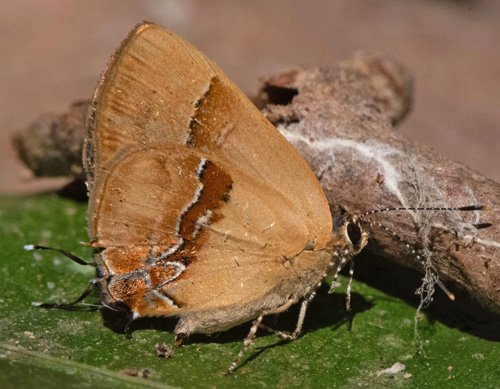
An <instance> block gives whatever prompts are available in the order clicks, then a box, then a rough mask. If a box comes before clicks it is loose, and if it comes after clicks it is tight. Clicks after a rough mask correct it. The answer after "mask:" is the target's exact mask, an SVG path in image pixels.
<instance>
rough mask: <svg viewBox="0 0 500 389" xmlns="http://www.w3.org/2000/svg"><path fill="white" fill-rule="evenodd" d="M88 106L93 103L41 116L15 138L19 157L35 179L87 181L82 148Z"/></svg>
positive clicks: (84, 102)
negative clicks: (60, 112)
mask: <svg viewBox="0 0 500 389" xmlns="http://www.w3.org/2000/svg"><path fill="white" fill-rule="evenodd" d="M89 107H90V101H79V102H75V103H73V104H72V105H71V106H70V108H69V110H68V112H65V113H64V114H62V115H58V114H53V113H48V114H45V115H42V116H41V117H39V118H38V119H37V120H35V121H34V122H33V123H31V125H30V126H29V127H28V128H26V129H25V130H23V131H20V132H18V133H17V134H16V135H15V136H14V137H13V143H14V147H15V149H16V151H17V153H18V155H19V158H20V159H21V160H22V161H23V162H24V163H25V164H26V166H27V167H28V168H29V169H30V170H31V171H32V172H33V174H34V175H35V176H37V177H58V176H72V177H75V178H77V179H80V180H83V179H85V177H84V173H83V166H82V148H83V141H84V139H85V136H86V134H87V130H86V124H85V122H86V118H87V112H88V109H89Z"/></svg>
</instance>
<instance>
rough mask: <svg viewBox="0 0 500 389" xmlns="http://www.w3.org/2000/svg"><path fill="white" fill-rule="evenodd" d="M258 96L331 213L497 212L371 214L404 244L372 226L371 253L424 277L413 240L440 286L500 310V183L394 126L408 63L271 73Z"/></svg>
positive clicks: (380, 59) (377, 60)
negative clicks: (412, 209)
mask: <svg viewBox="0 0 500 389" xmlns="http://www.w3.org/2000/svg"><path fill="white" fill-rule="evenodd" d="M280 90H281V91H282V92H283V94H282V96H277V95H279V93H278V92H279V91H280ZM269 91H271V93H269ZM260 95H261V96H260V97H261V99H262V103H264V104H265V105H267V108H265V109H264V113H265V114H266V116H267V117H268V118H269V119H270V120H271V122H273V123H274V124H275V125H276V126H277V127H278V129H279V130H280V131H281V133H282V134H283V135H284V136H285V137H286V138H287V139H288V141H289V142H291V143H292V144H293V145H294V146H295V147H296V148H297V150H298V151H299V152H300V154H301V155H302V156H303V157H304V159H305V160H306V161H307V162H308V163H309V165H310V166H311V168H312V169H313V171H314V172H315V174H316V175H317V177H318V178H319V179H320V182H321V185H322V187H323V190H324V191H325V194H326V196H327V198H328V201H329V203H330V205H331V208H332V212H333V214H339V213H341V212H343V211H349V212H351V213H353V214H356V215H360V214H363V213H364V212H367V211H370V210H374V209H381V208H386V207H455V206H464V205H478V204H480V205H489V206H491V207H492V209H493V210H492V211H474V212H435V211H432V212H410V211H405V212H386V213H379V214H375V215H373V216H372V217H366V218H365V219H366V221H367V222H369V221H370V220H374V221H376V222H381V223H382V224H383V225H384V226H386V227H387V228H389V229H390V230H391V231H393V232H394V233H396V234H397V235H398V236H399V237H401V238H402V239H403V241H401V240H400V239H399V238H398V237H396V236H395V235H393V234H392V233H391V232H388V231H386V230H384V229H383V228H380V227H378V226H377V225H374V226H370V224H369V223H365V226H366V227H365V228H368V229H369V232H370V235H371V237H370V242H371V243H370V244H369V245H368V246H367V248H365V251H366V250H368V251H370V252H372V253H374V254H376V255H379V256H382V257H384V258H389V259H390V260H392V261H396V262H398V263H400V264H401V265H403V266H405V267H410V268H413V269H417V270H419V271H421V272H422V271H423V267H422V263H421V262H420V261H419V260H418V259H417V258H416V256H415V255H412V254H411V249H408V248H407V246H406V243H405V242H408V243H410V245H412V246H414V247H417V248H420V249H421V250H422V251H423V252H427V254H430V256H431V259H430V263H431V264H432V266H433V267H434V269H435V271H436V272H437V274H438V275H439V278H440V280H441V281H442V282H444V284H445V285H447V286H448V288H449V289H450V290H452V291H453V292H455V293H458V295H459V297H460V298H462V299H464V298H465V299H467V298H470V299H471V300H472V301H473V302H474V303H475V304H479V305H480V306H481V307H482V308H483V309H486V310H488V311H490V312H494V313H500V239H499V237H500V234H499V227H498V226H499V225H500V220H499V216H500V213H499V212H498V209H500V185H499V184H497V183H495V182H493V181H491V180H489V179H487V178H485V177H483V176H481V175H480V174H478V173H476V172H475V171H473V170H471V169H469V168H467V167H466V166H464V165H462V164H460V163H458V162H455V161H452V160H450V159H448V158H445V157H443V156H441V155H439V154H436V153H435V152H433V151H432V150H431V149H429V148H426V147H422V146H419V145H417V144H415V143H412V142H410V141H408V140H406V139H404V138H403V137H402V136H401V135H399V134H398V133H397V132H396V131H394V130H393V128H394V127H393V126H394V125H395V124H396V123H399V122H400V120H401V119H402V118H403V117H404V116H405V114H406V113H407V112H408V109H409V107H410V96H411V78H410V76H409V74H408V73H407V71H406V70H405V69H404V68H403V67H401V66H400V65H398V64H397V63H396V62H394V61H392V60H390V59H388V58H387V57H385V56H379V55H376V54H369V53H362V54H358V55H356V56H354V57H353V58H352V59H351V60H349V61H346V62H344V63H341V64H340V65H338V66H332V67H327V68H319V69H312V70H293V71H291V72H287V73H283V74H280V75H277V76H275V77H271V78H269V79H267V80H265V82H264V85H263V87H262V89H261V94H260ZM283 96H285V97H283ZM286 96H288V97H290V96H292V98H290V99H288V100H287V98H286ZM488 225H491V226H490V227H489V228H479V229H478V227H486V226H488ZM461 292H462V293H461Z"/></svg>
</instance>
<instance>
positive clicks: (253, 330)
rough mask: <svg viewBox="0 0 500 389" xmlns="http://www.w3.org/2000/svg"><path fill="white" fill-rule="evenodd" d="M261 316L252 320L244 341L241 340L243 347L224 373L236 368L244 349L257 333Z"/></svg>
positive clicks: (229, 372)
mask: <svg viewBox="0 0 500 389" xmlns="http://www.w3.org/2000/svg"><path fill="white" fill-rule="evenodd" d="M263 318H264V315H263V314H262V315H260V316H259V317H258V318H257V319H255V320H254V321H253V323H252V327H251V328H250V332H249V333H248V335H247V337H246V338H245V341H244V342H243V348H242V349H241V350H240V352H239V353H238V356H237V357H236V359H235V360H234V361H233V363H231V366H229V369H227V372H226V375H230V374H231V373H232V372H233V371H234V370H235V369H236V366H238V363H239V362H240V360H241V358H242V357H243V354H244V353H245V351H247V349H248V346H250V343H252V340H253V338H255V334H256V333H257V329H258V328H259V326H260V323H261V322H262V319H263Z"/></svg>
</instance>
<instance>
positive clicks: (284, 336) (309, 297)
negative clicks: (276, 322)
mask: <svg viewBox="0 0 500 389" xmlns="http://www.w3.org/2000/svg"><path fill="white" fill-rule="evenodd" d="M320 285H321V282H320V283H319V284H318V285H317V286H316V288H314V290H313V291H312V292H311V293H309V295H307V296H306V297H305V298H304V300H302V304H301V306H300V312H299V318H298V320H297V326H296V327H295V330H294V331H293V333H291V334H287V333H286V332H282V331H277V330H274V329H272V328H271V327H268V326H266V325H264V324H261V325H260V327H261V328H263V329H265V330H267V331H269V332H272V333H273V334H276V335H277V336H279V337H280V338H281V339H285V340H295V339H297V338H298V337H299V335H300V332H301V331H302V326H303V324H304V319H305V317H306V312H307V308H308V307H309V304H310V303H311V301H312V300H313V299H314V297H315V296H316V289H317V288H318V287H319V286H320Z"/></svg>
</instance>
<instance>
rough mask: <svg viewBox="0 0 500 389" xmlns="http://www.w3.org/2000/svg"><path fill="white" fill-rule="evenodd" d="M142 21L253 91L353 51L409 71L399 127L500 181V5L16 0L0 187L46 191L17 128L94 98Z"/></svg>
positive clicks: (11, 10) (7, 39)
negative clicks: (262, 82) (411, 86)
mask: <svg viewBox="0 0 500 389" xmlns="http://www.w3.org/2000/svg"><path fill="white" fill-rule="evenodd" d="M143 20H148V21H152V22H155V23H157V24H159V25H161V26H163V27H166V28H169V29H170V30H172V31H174V32H176V33H177V34H179V35H181V36H182V37H183V38H185V39H187V40H188V41H190V42H191V43H193V44H194V45H195V46H197V47H198V48H199V49H200V50H201V51H203V52H204V53H206V54H207V55H208V57H209V58H211V59H212V60H214V61H215V62H216V63H217V64H218V65H219V66H220V67H221V68H222V69H223V70H224V71H225V72H226V73H227V74H228V76H229V77H230V78H231V79H232V80H233V81H234V82H235V83H236V84H237V85H238V86H239V87H240V88H241V89H242V90H243V91H244V92H245V93H247V94H248V95H250V96H251V95H252V94H254V93H256V91H257V87H258V85H259V77H262V76H266V75H270V74H273V73H276V72H279V71H282V70H285V69H288V68H290V67H294V66H317V65H327V64H331V63H334V62H336V61H340V60H343V59H346V58H348V57H349V56H350V55H351V54H352V53H353V52H354V51H356V50H360V49H363V50H376V51H380V52H384V53H387V54H389V55H391V56H393V57H395V58H397V59H399V60H400V61H401V62H402V63H403V64H404V65H406V66H407V67H408V68H409V69H410V70H411V72H412V73H413V75H414V80H415V96H414V107H413V110H412V112H411V113H410V116H409V118H408V119H407V120H406V121H405V122H404V123H403V124H402V125H401V127H400V129H399V131H401V132H402V133H403V134H404V135H405V136H407V137H408V138H410V139H412V140H415V141H417V142H420V143H422V144H426V145H430V146H432V147H433V148H434V149H435V150H437V151H438V152H440V153H442V154H445V155H446V156H449V157H452V158H454V159H456V160H459V161H461V162H463V163H465V164H466V165H468V166H469V167H471V168H473V169H475V170H477V171H479V172H480V173H482V174H484V175H486V176H487V177H489V178H492V179H494V180H496V181H497V182H499V181H500V169H498V166H499V165H500V152H499V150H500V2H499V1H496V0H489V1H486V0H482V1H481V0H475V1H474V0H469V1H467V0H461V1H459V0H455V1H451V0H448V1H445V0H441V1H438V0H336V1H329V0H314V1H302V0H274V1H268V0H267V1H266V0H252V1H248V0H247V1H244V0H231V1H229V0H226V1H223V0H182V1H181V0H145V1H132V0H106V1H102V0H86V1H67V0H16V1H3V2H1V4H0V53H1V55H0V119H1V121H0V193H9V194H20V193H33V192H37V191H41V190H49V189H50V188H54V187H57V186H60V185H61V180H59V179H56V180H54V179H42V180H40V179H36V180H35V179H33V178H31V176H30V175H29V173H28V172H27V170H26V169H25V168H24V167H23V165H22V164H21V162H19V161H18V160H17V157H16V154H15V151H14V149H13V147H12V144H11V137H12V135H13V134H14V133H15V132H16V131H18V130H19V129H22V128H24V127H26V126H28V125H29V123H30V122H32V121H33V120H35V119H36V118H37V117H38V116H39V115H41V114H43V113H47V112H64V111H65V110H67V108H68V107H69V104H70V103H71V102H74V101H76V100H81V99H89V98H90V97H91V95H92V92H93V89H94V88H95V86H96V84H97V80H98V78H99V75H100V73H101V72H102V71H103V70H104V68H105V66H106V64H107V62H108V60H109V58H110V56H111V54H112V53H113V51H114V50H115V48H116V47H117V46H118V45H119V43H120V42H121V40H122V39H124V38H125V36H126V35H127V33H128V31H129V30H130V29H132V28H133V27H134V25H135V24H137V23H139V22H141V21H143Z"/></svg>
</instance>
